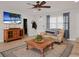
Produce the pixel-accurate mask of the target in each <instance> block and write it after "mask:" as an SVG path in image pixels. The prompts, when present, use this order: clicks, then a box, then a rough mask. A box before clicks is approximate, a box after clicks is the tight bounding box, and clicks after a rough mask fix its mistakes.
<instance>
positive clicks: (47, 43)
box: [25, 38, 54, 56]
mask: <svg viewBox="0 0 79 59" xmlns="http://www.w3.org/2000/svg"><path fill="white" fill-rule="evenodd" d="M25 43H26V45H27V46H26V49H32V48H36V49H38V50H40V52H41V54H42V56H45V55H44V50H45V48H47V47H50V48H51V49H52V48H53V43H54V41H53V40H52V39H46V38H45V39H44V42H42V43H36V42H35V41H34V39H31V40H27V41H25Z"/></svg>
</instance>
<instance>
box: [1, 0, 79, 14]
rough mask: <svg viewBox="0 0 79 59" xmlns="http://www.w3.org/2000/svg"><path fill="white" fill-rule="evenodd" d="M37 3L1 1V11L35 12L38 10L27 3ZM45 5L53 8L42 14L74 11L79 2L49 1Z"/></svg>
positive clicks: (44, 10) (33, 2)
mask: <svg viewBox="0 0 79 59" xmlns="http://www.w3.org/2000/svg"><path fill="white" fill-rule="evenodd" d="M35 2H36V1H0V9H3V10H8V9H10V10H18V11H21V12H25V11H26V12H25V13H27V12H29V13H30V12H35V11H38V10H37V9H31V8H32V7H33V6H31V5H28V4H27V3H32V4H35ZM45 5H49V6H51V8H47V9H46V8H43V9H42V10H41V12H54V11H61V10H67V9H74V8H78V7H79V2H74V1H47V3H46V4H45Z"/></svg>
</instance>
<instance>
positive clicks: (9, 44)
mask: <svg viewBox="0 0 79 59" xmlns="http://www.w3.org/2000/svg"><path fill="white" fill-rule="evenodd" d="M30 38H31V37H26V36H25V37H24V38H22V39H20V40H15V41H11V42H7V43H0V52H2V51H5V50H8V49H11V48H14V47H17V46H21V45H23V44H25V42H24V41H25V40H27V39H30Z"/></svg>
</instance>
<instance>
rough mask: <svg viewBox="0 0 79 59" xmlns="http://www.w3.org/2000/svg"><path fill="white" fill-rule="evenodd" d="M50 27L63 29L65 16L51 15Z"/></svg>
mask: <svg viewBox="0 0 79 59" xmlns="http://www.w3.org/2000/svg"><path fill="white" fill-rule="evenodd" d="M49 25H50V29H62V28H63V16H56V17H52V16H50V22H49Z"/></svg>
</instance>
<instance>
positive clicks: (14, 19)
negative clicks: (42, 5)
mask: <svg viewBox="0 0 79 59" xmlns="http://www.w3.org/2000/svg"><path fill="white" fill-rule="evenodd" d="M3 21H4V23H18V24H19V23H21V15H20V14H16V13H10V12H3Z"/></svg>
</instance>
